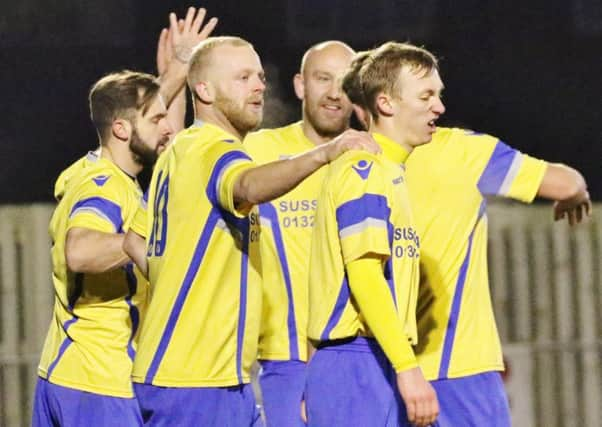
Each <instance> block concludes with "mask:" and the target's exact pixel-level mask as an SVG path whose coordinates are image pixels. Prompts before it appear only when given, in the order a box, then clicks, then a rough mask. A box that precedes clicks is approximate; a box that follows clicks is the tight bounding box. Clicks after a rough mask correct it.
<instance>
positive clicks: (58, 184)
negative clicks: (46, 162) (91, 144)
mask: <svg viewBox="0 0 602 427" xmlns="http://www.w3.org/2000/svg"><path fill="white" fill-rule="evenodd" d="M99 158H100V155H99V151H98V150H97V151H90V152H89V153H88V154H86V155H85V156H83V157H80V158H79V159H77V160H76V161H74V162H73V163H71V164H70V165H69V166H67V167H66V168H65V169H63V171H61V173H60V174H59V176H58V178H57V179H56V181H55V183H54V197H55V199H56V200H60V199H62V198H63V196H64V195H65V192H66V191H67V189H69V188H70V187H72V186H73V185H75V184H76V183H77V182H78V177H79V176H80V175H81V174H82V173H84V172H85V170H86V169H88V168H89V167H90V166H92V165H93V164H94V163H96V162H97V161H98V159H99Z"/></svg>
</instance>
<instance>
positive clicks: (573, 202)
mask: <svg viewBox="0 0 602 427" xmlns="http://www.w3.org/2000/svg"><path fill="white" fill-rule="evenodd" d="M537 195H538V196H540V197H544V198H546V199H551V200H554V201H555V203H554V220H555V221H558V220H561V219H563V218H565V217H566V218H567V220H568V222H569V224H570V225H575V224H578V223H580V222H581V221H583V219H584V218H585V217H586V216H589V215H591V210H592V202H591V200H590V197H589V193H588V191H587V184H586V182H585V179H584V178H583V176H582V175H581V174H580V173H579V172H578V171H576V170H575V169H573V168H571V167H568V166H566V165H563V164H560V163H550V164H549V165H548V167H547V169H546V172H545V174H544V176H543V179H542V181H541V184H540V186H539V189H538V191H537Z"/></svg>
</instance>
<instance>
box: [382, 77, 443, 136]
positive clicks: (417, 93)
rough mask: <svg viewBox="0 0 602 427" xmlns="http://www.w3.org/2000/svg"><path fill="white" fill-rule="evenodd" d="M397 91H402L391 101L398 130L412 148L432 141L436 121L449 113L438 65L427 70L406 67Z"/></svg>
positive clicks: (399, 80)
mask: <svg viewBox="0 0 602 427" xmlns="http://www.w3.org/2000/svg"><path fill="white" fill-rule="evenodd" d="M396 90H397V91H399V93H396V94H394V95H393V96H392V100H391V103H392V107H393V123H394V126H395V129H396V130H397V132H398V133H399V135H403V138H404V140H405V141H404V142H405V143H406V144H407V145H409V146H411V147H416V146H418V145H422V144H426V143H427V142H430V141H431V138H432V136H433V134H434V133H435V131H436V130H437V127H436V125H435V121H436V120H437V119H438V118H439V116H441V115H442V114H443V113H444V112H445V106H444V105H443V102H442V101H441V92H442V91H443V82H442V81H441V78H440V77H439V72H438V71H437V69H436V68H433V69H431V70H430V71H426V72H425V70H421V69H418V70H416V69H414V68H412V67H408V66H404V67H402V69H401V71H400V73H399V78H398V81H397V84H396Z"/></svg>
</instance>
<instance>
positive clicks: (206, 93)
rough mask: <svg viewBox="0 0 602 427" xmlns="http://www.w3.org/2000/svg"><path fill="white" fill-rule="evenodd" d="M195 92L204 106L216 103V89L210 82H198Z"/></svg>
mask: <svg viewBox="0 0 602 427" xmlns="http://www.w3.org/2000/svg"><path fill="white" fill-rule="evenodd" d="M194 92H195V93H196V96H197V98H198V99H199V100H200V101H201V102H202V103H203V104H213V101H215V89H214V88H213V86H212V85H211V83H209V82H198V83H197V84H196V85H195V86H194Z"/></svg>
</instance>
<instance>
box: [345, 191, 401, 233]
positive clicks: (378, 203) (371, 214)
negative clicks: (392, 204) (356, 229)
mask: <svg viewBox="0 0 602 427" xmlns="http://www.w3.org/2000/svg"><path fill="white" fill-rule="evenodd" d="M390 212H391V209H390V208H389V206H387V199H386V198H385V196H381V195H380V194H370V193H366V194H364V195H363V196H362V197H360V198H358V199H354V200H350V201H348V202H345V203H343V204H342V205H341V206H339V207H338V208H337V223H338V226H339V231H342V230H344V229H345V228H347V227H351V226H353V225H356V224H359V223H361V222H363V221H365V220H366V219H368V218H374V219H377V220H382V221H385V223H388V221H389V214H390Z"/></svg>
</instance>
